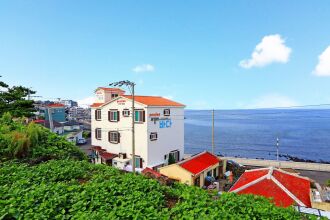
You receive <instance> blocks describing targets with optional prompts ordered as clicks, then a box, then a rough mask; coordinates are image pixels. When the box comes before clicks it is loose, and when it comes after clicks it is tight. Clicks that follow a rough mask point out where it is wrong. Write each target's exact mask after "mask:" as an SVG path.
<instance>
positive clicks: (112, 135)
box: [108, 131, 120, 144]
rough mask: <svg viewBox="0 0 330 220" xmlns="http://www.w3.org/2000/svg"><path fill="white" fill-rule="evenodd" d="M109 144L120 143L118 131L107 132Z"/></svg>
mask: <svg viewBox="0 0 330 220" xmlns="http://www.w3.org/2000/svg"><path fill="white" fill-rule="evenodd" d="M108 138H109V142H110V143H113V144H118V143H120V134H119V132H118V131H109V137H108Z"/></svg>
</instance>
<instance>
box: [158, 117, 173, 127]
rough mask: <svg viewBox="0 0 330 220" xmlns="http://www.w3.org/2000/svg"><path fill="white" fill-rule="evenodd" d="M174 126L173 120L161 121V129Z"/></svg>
mask: <svg viewBox="0 0 330 220" xmlns="http://www.w3.org/2000/svg"><path fill="white" fill-rule="evenodd" d="M171 126H172V121H171V119H161V120H159V128H170V127H171Z"/></svg>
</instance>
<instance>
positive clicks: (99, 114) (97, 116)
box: [95, 109, 101, 121]
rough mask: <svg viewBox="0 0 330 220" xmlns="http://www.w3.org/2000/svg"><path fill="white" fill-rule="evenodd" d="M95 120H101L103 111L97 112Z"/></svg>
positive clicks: (97, 110) (98, 110)
mask: <svg viewBox="0 0 330 220" xmlns="http://www.w3.org/2000/svg"><path fill="white" fill-rule="evenodd" d="M95 120H97V121H100V120H101V109H96V110H95Z"/></svg>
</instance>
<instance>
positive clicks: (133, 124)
mask: <svg viewBox="0 0 330 220" xmlns="http://www.w3.org/2000/svg"><path fill="white" fill-rule="evenodd" d="M123 85H125V86H127V87H128V89H129V90H130V92H131V94H132V160H133V163H132V170H133V173H135V118H134V116H135V108H134V86H135V83H134V82H131V81H128V80H123V81H119V82H114V83H110V84H109V86H115V87H122V86H123Z"/></svg>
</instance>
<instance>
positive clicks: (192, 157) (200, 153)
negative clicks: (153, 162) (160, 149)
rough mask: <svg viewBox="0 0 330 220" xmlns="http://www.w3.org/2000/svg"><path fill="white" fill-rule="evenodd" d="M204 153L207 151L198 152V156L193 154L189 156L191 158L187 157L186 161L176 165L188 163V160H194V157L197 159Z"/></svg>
mask: <svg viewBox="0 0 330 220" xmlns="http://www.w3.org/2000/svg"><path fill="white" fill-rule="evenodd" d="M206 152H208V151H206V150H205V151H202V152H199V153H198V154H195V155H193V156H191V157H189V158H187V159H184V160H181V161H180V162H178V163H177V164H178V165H180V164H183V163H185V162H188V161H190V160H192V159H194V158H196V157H198V156H200V155H202V154H203V153H206Z"/></svg>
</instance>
